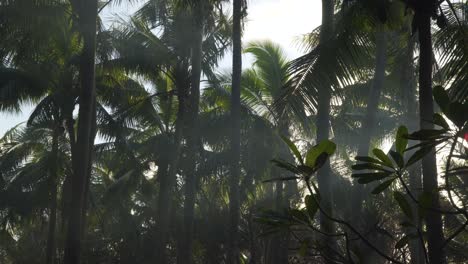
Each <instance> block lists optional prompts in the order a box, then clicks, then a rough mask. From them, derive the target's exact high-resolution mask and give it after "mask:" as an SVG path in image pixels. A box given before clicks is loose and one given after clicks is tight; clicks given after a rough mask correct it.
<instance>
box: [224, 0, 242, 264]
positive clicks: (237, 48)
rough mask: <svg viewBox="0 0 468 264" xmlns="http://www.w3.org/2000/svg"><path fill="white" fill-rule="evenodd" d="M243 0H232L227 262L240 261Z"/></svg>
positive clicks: (236, 263) (232, 263) (234, 262)
mask: <svg viewBox="0 0 468 264" xmlns="http://www.w3.org/2000/svg"><path fill="white" fill-rule="evenodd" d="M242 2H243V1H242V0H233V30H232V43H233V51H232V91H231V125H232V135H231V169H230V172H231V173H230V174H231V175H230V177H229V238H230V239H229V242H228V243H229V244H228V248H227V251H228V254H227V263H228V264H238V263H239V254H240V251H239V230H238V228H239V220H240V208H239V207H240V204H239V198H240V197H239V196H240V195H239V178H240V172H241V170H240V90H241V75H242V26H241V23H242Z"/></svg>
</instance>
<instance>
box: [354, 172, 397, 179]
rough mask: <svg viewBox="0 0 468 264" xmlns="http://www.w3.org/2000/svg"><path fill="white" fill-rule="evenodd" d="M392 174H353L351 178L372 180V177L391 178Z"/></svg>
mask: <svg viewBox="0 0 468 264" xmlns="http://www.w3.org/2000/svg"><path fill="white" fill-rule="evenodd" d="M390 175H391V174H390V173H388V172H366V173H353V174H352V175H351V177H353V178H369V177H370V178H372V177H380V176H390Z"/></svg>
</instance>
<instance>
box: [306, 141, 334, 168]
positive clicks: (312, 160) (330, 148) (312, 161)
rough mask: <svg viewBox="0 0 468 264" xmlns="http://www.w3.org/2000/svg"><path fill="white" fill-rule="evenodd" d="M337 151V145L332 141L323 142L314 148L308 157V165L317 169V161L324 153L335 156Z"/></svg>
mask: <svg viewBox="0 0 468 264" xmlns="http://www.w3.org/2000/svg"><path fill="white" fill-rule="evenodd" d="M335 150H336V144H335V143H333V142H332V141H330V140H323V141H321V142H320V143H319V144H318V145H315V146H313V147H312V148H311V149H310V150H309V151H307V155H306V165H307V166H310V167H317V160H318V158H319V157H320V156H321V155H322V153H326V154H328V156H331V155H333V153H335Z"/></svg>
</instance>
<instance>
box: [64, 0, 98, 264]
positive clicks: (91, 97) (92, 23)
mask: <svg viewBox="0 0 468 264" xmlns="http://www.w3.org/2000/svg"><path fill="white" fill-rule="evenodd" d="M74 7H75V10H74V11H75V13H76V14H78V16H79V23H80V25H81V29H82V32H81V33H82V37H83V51H82V54H81V64H80V78H81V93H80V99H79V103H80V110H79V123H78V137H77V144H76V153H75V154H76V156H75V157H74V159H76V167H75V170H74V172H73V178H72V184H71V185H72V194H71V208H70V214H69V219H68V228H67V238H66V245H65V257H64V262H65V263H67V264H79V263H81V242H82V237H81V235H82V228H83V227H82V214H83V204H84V202H85V201H84V199H85V198H84V196H85V190H86V183H87V181H88V178H89V177H90V175H89V170H88V166H89V165H88V163H89V161H90V156H91V152H92V144H90V142H93V141H94V139H93V138H92V137H93V135H92V134H93V133H92V127H93V121H94V120H95V115H96V111H95V109H96V108H95V104H96V91H95V90H96V85H95V55H96V30H97V27H96V26H97V1H96V0H87V1H83V2H79V3H75V6H74Z"/></svg>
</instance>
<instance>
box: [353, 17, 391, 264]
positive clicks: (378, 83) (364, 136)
mask: <svg viewBox="0 0 468 264" xmlns="http://www.w3.org/2000/svg"><path fill="white" fill-rule="evenodd" d="M378 27H379V29H378V30H379V31H378V32H377V33H376V34H375V37H376V47H377V50H376V58H375V67H374V78H373V81H372V84H371V85H370V86H369V93H368V98H367V108H366V115H365V117H364V120H363V123H362V127H361V133H360V135H361V137H360V141H359V146H358V156H367V155H368V154H369V148H370V142H371V139H372V136H373V132H374V130H375V128H376V125H377V120H376V116H377V113H378V111H379V104H380V97H381V96H380V95H381V93H382V87H383V83H384V80H385V66H386V64H387V37H386V33H385V32H384V29H383V27H384V26H383V25H378ZM354 186H355V189H354V199H356V201H355V206H354V207H355V209H354V210H355V212H360V213H358V214H356V215H355V216H354V219H353V221H352V222H353V225H354V226H360V227H365V226H366V224H365V223H363V222H362V221H361V219H360V218H361V217H362V215H365V214H363V211H362V202H363V200H364V199H365V197H366V196H367V195H366V194H367V193H369V192H368V191H367V188H364V187H363V185H362V184H359V183H357V182H356V183H355V185H354ZM375 238H376V239H378V238H377V236H375ZM359 247H360V249H361V251H362V252H366V251H367V250H368V247H367V246H366V245H364V244H363V243H359ZM376 259H380V257H378V256H377V255H376V254H375V253H374V252H372V253H369V254H366V257H365V258H364V260H363V263H375V261H376Z"/></svg>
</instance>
